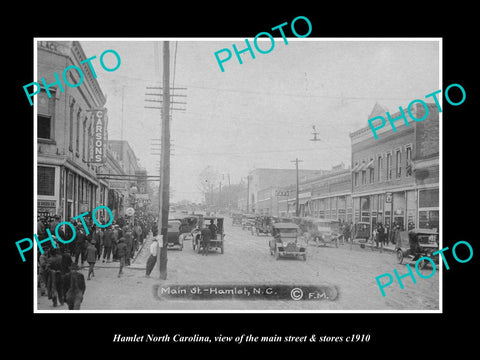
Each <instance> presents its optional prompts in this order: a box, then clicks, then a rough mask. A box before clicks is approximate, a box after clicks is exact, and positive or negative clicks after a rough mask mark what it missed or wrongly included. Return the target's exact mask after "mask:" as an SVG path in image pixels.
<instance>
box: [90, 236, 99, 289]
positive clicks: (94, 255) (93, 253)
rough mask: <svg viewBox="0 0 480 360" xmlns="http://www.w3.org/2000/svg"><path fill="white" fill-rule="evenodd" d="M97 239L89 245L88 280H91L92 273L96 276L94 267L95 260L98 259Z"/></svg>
mask: <svg viewBox="0 0 480 360" xmlns="http://www.w3.org/2000/svg"><path fill="white" fill-rule="evenodd" d="M95 243H96V242H95V240H92V242H91V243H90V244H89V245H88V247H87V262H88V276H87V280H90V275H92V276H95V274H94V272H93V268H94V266H95V262H96V261H97V251H98V250H97V247H96V246H95Z"/></svg>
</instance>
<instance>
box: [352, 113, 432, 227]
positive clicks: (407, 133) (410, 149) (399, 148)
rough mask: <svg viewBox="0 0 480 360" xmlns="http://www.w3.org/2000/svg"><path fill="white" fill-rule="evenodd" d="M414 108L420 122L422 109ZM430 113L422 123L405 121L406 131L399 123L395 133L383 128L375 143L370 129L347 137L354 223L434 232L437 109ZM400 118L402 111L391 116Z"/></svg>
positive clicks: (399, 122) (390, 129)
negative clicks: (350, 155) (350, 166)
mask: <svg viewBox="0 0 480 360" xmlns="http://www.w3.org/2000/svg"><path fill="white" fill-rule="evenodd" d="M415 105H416V106H414V107H413V108H412V110H413V111H412V113H413V115H414V116H415V117H416V118H422V117H423V115H424V114H425V110H424V108H423V107H422V106H420V104H418V103H417V104H415ZM428 109H429V114H428V116H427V118H426V119H425V120H423V121H421V122H416V121H413V120H411V119H409V126H406V125H405V123H404V122H403V121H397V122H396V123H395V126H396V131H395V132H394V131H392V128H391V127H390V126H389V124H388V123H387V125H386V126H385V127H384V128H383V129H381V130H380V131H378V136H379V138H378V139H377V140H375V139H374V137H373V134H372V131H371V129H370V127H369V126H366V127H364V128H362V129H359V130H357V131H354V132H352V133H351V134H350V138H351V144H352V169H351V176H352V200H353V221H354V222H355V223H356V222H358V221H366V222H370V223H371V224H372V226H374V225H375V224H376V223H377V222H382V223H384V224H386V225H389V226H390V225H391V224H393V223H394V222H395V223H397V224H399V225H400V227H401V229H405V230H406V229H408V228H413V227H419V226H420V227H429V228H438V215H439V172H438V170H439V113H438V109H437V107H436V105H435V104H428ZM404 113H405V114H407V110H406V109H405V111H404ZM399 116H400V112H398V113H396V114H393V115H391V117H392V118H397V117H399Z"/></svg>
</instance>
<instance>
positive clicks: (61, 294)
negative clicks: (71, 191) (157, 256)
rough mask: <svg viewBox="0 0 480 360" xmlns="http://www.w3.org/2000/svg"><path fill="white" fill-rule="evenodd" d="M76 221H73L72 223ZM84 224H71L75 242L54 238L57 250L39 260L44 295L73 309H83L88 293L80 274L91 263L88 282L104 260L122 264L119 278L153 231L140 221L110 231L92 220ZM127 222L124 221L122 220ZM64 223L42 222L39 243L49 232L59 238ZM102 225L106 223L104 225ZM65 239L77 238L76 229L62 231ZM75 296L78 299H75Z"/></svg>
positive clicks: (113, 226) (56, 220) (47, 251)
mask: <svg viewBox="0 0 480 360" xmlns="http://www.w3.org/2000/svg"><path fill="white" fill-rule="evenodd" d="M71 220H72V219H71ZM83 220H84V222H81V221H78V222H75V221H73V220H72V221H70V223H71V224H73V225H74V226H75V239H74V240H73V241H71V242H69V243H67V244H64V243H63V242H60V241H58V240H57V239H56V237H55V236H53V235H52V238H53V239H54V240H55V244H56V247H55V248H54V247H53V246H52V247H51V248H50V249H45V248H44V249H43V250H44V251H43V253H41V252H39V258H38V262H37V264H38V274H39V276H38V280H39V285H40V291H41V295H47V296H48V299H50V300H52V301H53V305H54V306H57V302H60V304H63V303H64V302H67V303H68V306H69V309H79V308H80V303H81V302H82V299H83V293H84V292H85V289H86V287H85V278H84V275H83V274H82V273H80V272H77V270H78V269H79V268H80V266H81V267H83V266H84V264H85V262H87V263H88V265H89V266H88V275H87V280H90V279H91V277H94V276H95V272H94V267H95V263H96V262H97V261H99V260H100V259H102V262H107V263H109V262H112V261H118V262H119V265H120V266H119V272H118V276H121V274H122V273H123V268H124V267H125V266H128V265H130V263H131V261H132V259H133V258H134V255H135V252H136V251H137V250H138V249H139V247H140V245H141V244H142V243H143V241H144V239H145V237H146V235H147V234H148V232H149V231H150V227H151V224H150V223H149V222H146V221H145V222H144V221H138V222H136V224H134V225H130V224H128V223H125V222H124V221H118V222H112V224H111V225H110V226H108V227H100V226H97V225H96V224H95V223H94V222H93V221H92V218H91V217H90V218H88V217H84V219H83ZM121 220H123V219H121ZM59 223H60V217H58V216H57V217H54V218H52V219H51V220H50V222H46V221H45V220H44V219H40V218H39V220H38V223H37V234H38V235H37V236H38V238H39V239H44V238H46V237H47V235H48V234H47V231H46V229H49V230H50V233H51V234H55V229H56V227H57V225H58V224H59ZM100 224H105V222H102V221H100ZM58 233H59V236H60V237H61V238H62V239H71V238H72V237H73V232H72V229H71V228H70V227H69V226H65V227H64V229H62V228H61V227H60V228H59V229H58ZM70 288H71V289H72V290H71V291H70V297H69V299H70V301H67V299H66V294H67V293H68V291H69V289H70ZM71 294H75V295H71Z"/></svg>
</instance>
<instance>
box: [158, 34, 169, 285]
mask: <svg viewBox="0 0 480 360" xmlns="http://www.w3.org/2000/svg"><path fill="white" fill-rule="evenodd" d="M161 139H162V144H161V145H162V151H161V158H160V188H159V195H160V196H159V197H160V214H159V217H158V218H159V223H158V230H159V233H160V234H161V235H163V241H162V244H161V248H160V251H158V252H157V262H158V267H159V269H160V279H162V280H166V279H167V262H168V258H167V251H168V249H167V246H168V240H167V232H168V209H169V207H170V44H169V42H168V41H164V42H163V111H162V134H161ZM159 245H160V244H159Z"/></svg>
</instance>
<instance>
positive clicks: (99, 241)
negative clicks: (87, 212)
mask: <svg viewBox="0 0 480 360" xmlns="http://www.w3.org/2000/svg"><path fill="white" fill-rule="evenodd" d="M92 238H93V240H95V247H96V248H97V260H100V256H101V255H102V248H103V230H102V229H101V228H99V227H98V226H97V227H95V232H94V233H93V235H92Z"/></svg>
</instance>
